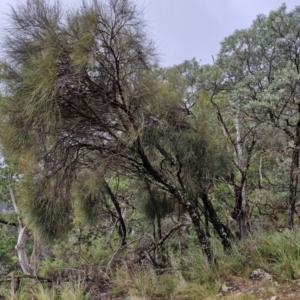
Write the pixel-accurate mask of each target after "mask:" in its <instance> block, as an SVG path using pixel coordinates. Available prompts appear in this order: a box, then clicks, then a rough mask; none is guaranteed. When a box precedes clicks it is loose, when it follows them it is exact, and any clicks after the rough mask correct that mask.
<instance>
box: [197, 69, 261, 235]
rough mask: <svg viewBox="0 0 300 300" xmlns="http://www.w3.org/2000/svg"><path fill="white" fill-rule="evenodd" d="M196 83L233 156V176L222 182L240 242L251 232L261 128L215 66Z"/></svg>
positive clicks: (229, 175) (231, 174) (204, 72)
mask: <svg viewBox="0 0 300 300" xmlns="http://www.w3.org/2000/svg"><path fill="white" fill-rule="evenodd" d="M197 81H198V85H199V89H201V90H202V91H204V92H203V93H204V94H206V97H207V98H208V99H209V101H210V103H211V105H212V106H213V108H214V111H215V114H216V116H217V119H218V125H217V126H220V127H221V128H222V130H223V134H224V136H225V137H226V148H227V151H228V152H230V153H231V161H232V166H233V168H232V169H231V172H230V174H227V176H223V177H220V176H219V178H220V180H221V181H222V182H225V183H226V184H227V185H228V186H229V187H230V190H231V194H232V197H233V199H234V201H233V202H234V204H232V203H231V202H232V201H231V199H223V201H224V202H225V205H226V210H227V214H229V215H230V217H232V218H233V219H234V220H235V222H236V226H235V234H236V237H237V238H239V239H241V238H243V237H245V236H246V235H247V233H249V231H250V229H251V220H250V219H251V212H252V210H253V206H252V205H251V204H250V203H249V199H248V193H249V190H248V174H249V170H250V167H251V164H253V162H254V160H253V158H254V157H255V152H256V151H257V149H256V148H257V147H256V146H257V140H258V126H257V124H255V123H254V122H251V118H249V116H248V115H246V114H244V113H243V110H242V108H241V106H240V105H239V104H237V103H236V102H234V101H233V99H232V97H231V94H230V93H229V92H228V89H227V86H226V85H224V80H223V78H222V73H221V71H220V69H219V68H218V67H217V66H216V65H214V66H209V65H206V66H202V67H201V69H200V71H199V72H198V78H197ZM229 198H231V197H229Z"/></svg>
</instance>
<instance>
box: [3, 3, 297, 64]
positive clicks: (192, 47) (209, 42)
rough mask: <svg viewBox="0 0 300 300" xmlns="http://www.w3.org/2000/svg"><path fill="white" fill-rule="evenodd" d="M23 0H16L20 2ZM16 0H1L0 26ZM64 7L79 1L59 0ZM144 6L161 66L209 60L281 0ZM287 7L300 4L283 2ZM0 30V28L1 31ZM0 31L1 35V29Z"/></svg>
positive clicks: (207, 61)
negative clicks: (226, 40) (224, 42)
mask: <svg viewBox="0 0 300 300" xmlns="http://www.w3.org/2000/svg"><path fill="white" fill-rule="evenodd" d="M23 1H24V2H25V1H26V0H19V2H23ZM16 2H17V1H16V0H0V28H1V29H2V27H3V19H4V18H5V16H4V13H5V12H7V11H8V8H9V7H8V5H14V4H15V3H16ZM61 2H62V3H65V4H66V5H67V6H71V7H72V6H73V7H74V5H76V3H80V0H75V1H74V0H73V1H71V0H61ZM135 2H136V3H137V4H138V6H139V7H142V8H144V12H145V19H146V20H147V22H148V25H149V32H150V33H151V35H152V39H153V40H154V41H155V43H156V45H157V48H158V52H159V54H160V57H161V64H162V65H163V66H172V65H174V64H179V63H181V62H183V61H184V60H186V59H192V58H193V57H195V58H196V59H197V60H201V62H202V64H204V63H212V56H214V57H216V55H217V53H218V52H219V49H220V42H221V41H222V40H223V39H224V38H225V37H226V36H228V35H230V34H232V33H233V32H234V30H235V29H242V28H248V27H249V26H250V25H251V23H252V21H253V20H254V19H255V17H256V16H257V15H258V14H268V13H269V12H270V11H271V10H275V9H277V8H278V7H279V6H280V5H281V4H282V3H283V2H284V1H283V0H135ZM285 3H286V5H287V8H288V10H289V11H290V10H292V9H294V7H295V6H296V5H300V2H299V1H297V0H286V1H285ZM1 29H0V30H1ZM2 31H3V30H1V31H0V36H1V32H2Z"/></svg>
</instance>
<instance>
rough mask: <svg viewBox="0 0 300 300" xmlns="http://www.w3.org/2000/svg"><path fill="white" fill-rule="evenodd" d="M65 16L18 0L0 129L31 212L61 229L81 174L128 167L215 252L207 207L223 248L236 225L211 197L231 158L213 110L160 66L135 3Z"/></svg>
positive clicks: (45, 231)
mask: <svg viewBox="0 0 300 300" xmlns="http://www.w3.org/2000/svg"><path fill="white" fill-rule="evenodd" d="M62 16H63V14H62V12H61V9H60V7H59V4H56V5H50V4H48V3H47V2H46V1H43V0H28V1H27V2H26V4H24V5H21V6H19V7H18V8H17V9H14V10H13V11H12V15H11V26H10V28H11V29H10V31H9V35H8V37H7V39H6V43H5V51H6V52H5V53H6V60H5V61H2V63H1V82H2V84H3V86H4V93H3V95H2V97H1V139H2V143H3V147H4V150H3V151H4V155H6V156H10V157H12V159H14V160H17V161H18V162H19V164H20V170H21V172H22V173H23V174H24V187H25V191H26V192H24V194H26V193H27V197H25V198H26V199H25V200H23V209H24V212H25V220H26V222H27V223H29V224H32V227H33V228H34V229H36V230H38V232H39V233H40V235H41V236H47V237H50V238H51V237H55V236H56V235H58V234H59V233H60V232H61V231H63V230H64V229H66V228H68V225H69V223H70V216H71V212H72V193H74V192H76V191H74V182H76V180H77V178H78V176H79V175H80V174H81V173H82V172H86V171H88V170H89V169H96V170H97V173H98V174H99V176H102V177H103V178H104V179H105V177H106V176H108V175H109V174H111V173H112V172H116V171H121V172H123V173H124V174H129V175H130V176H135V177H136V178H139V179H141V180H143V182H145V181H146V182H147V181H148V182H149V183H151V185H152V186H153V185H155V186H156V188H157V189H161V190H162V191H165V192H167V193H169V194H170V196H171V197H172V198H173V199H174V201H176V202H178V203H180V205H182V206H183V207H184V209H185V211H186V212H187V214H188V215H189V217H190V219H191V222H192V224H193V227H194V229H195V232H196V234H197V237H198V240H199V243H200V245H201V247H202V249H203V252H204V253H205V255H206V256H207V258H208V260H209V261H210V262H213V261H214V257H213V251H212V248H211V245H210V243H209V240H208V238H207V236H206V233H205V231H204V229H203V226H202V220H201V214H203V213H204V212H205V213H206V214H207V216H208V218H209V220H210V222H211V223H212V225H213V227H214V229H215V231H216V232H217V235H218V236H219V237H220V240H221V242H222V244H223V247H224V249H225V250H229V249H230V245H231V243H230V236H231V234H230V232H229V230H228V228H227V227H226V226H225V225H224V224H222V222H221V220H220V218H219V216H218V214H217V213H216V211H215V209H214V207H213V205H212V203H211V202H210V200H209V198H208V197H207V188H208V183H209V182H210V180H211V178H213V177H214V176H215V174H216V172H220V170H219V166H220V165H224V166H226V157H225V156H224V155H223V154H224V153H221V152H218V151H214V150H213V149H214V148H215V147H213V146H214V145H212V144H211V138H210V136H209V134H210V132H209V131H210V130H209V129H208V128H207V127H206V125H207V124H203V123H202V122H203V117H205V116H204V115H203V114H202V115H201V118H200V117H197V111H196V112H195V111H194V110H195V109H197V107H196V106H195V107H193V111H192V107H190V106H186V105H184V104H186V103H185V99H184V97H183V95H181V94H180V93H178V92H176V91H175V90H172V89H171V87H170V85H169V84H168V83H167V82H164V81H160V80H159V78H157V77H156V76H155V75H154V74H155V72H154V73H153V72H152V70H153V69H154V63H155V58H156V57H155V52H154V46H153V44H152V43H151V41H148V39H147V36H146V33H145V24H144V22H143V21H142V19H141V16H140V13H139V12H138V10H137V9H136V7H135V6H134V5H133V4H132V3H131V2H130V1H128V0H110V1H107V2H103V3H101V2H97V1H94V2H92V3H91V4H87V3H83V5H82V7H81V8H80V9H79V10H77V11H75V12H73V13H69V14H67V15H66V16H65V18H63V17H62ZM198 109H199V112H200V113H201V108H200V107H198ZM224 169H226V167H225V168H224ZM102 182H103V183H104V184H105V182H106V181H105V180H102ZM99 188H101V187H99ZM102 188H103V187H102ZM85 200H86V199H85Z"/></svg>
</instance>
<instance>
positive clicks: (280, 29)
mask: <svg viewBox="0 0 300 300" xmlns="http://www.w3.org/2000/svg"><path fill="white" fill-rule="evenodd" d="M299 23H300V7H299V6H298V7H296V8H295V9H294V10H293V11H291V12H287V11H286V6H285V5H282V6H281V7H280V8H279V9H278V10H276V11H272V12H271V13H270V14H269V16H265V15H259V16H258V17H257V18H256V20H255V21H254V22H253V24H252V26H251V27H250V28H249V29H245V30H237V31H235V33H234V34H233V35H231V36H229V37H227V38H226V39H225V40H224V41H223V42H222V43H221V45H222V47H221V51H220V53H219V55H218V59H217V61H216V67H217V68H219V72H221V74H222V79H220V81H219V84H217V85H216V91H218V89H219V90H226V93H227V97H228V99H230V101H231V103H233V105H234V106H235V107H236V108H237V110H238V111H239V113H241V114H243V115H244V118H245V121H246V122H247V124H248V125H247V126H248V127H249V128H256V127H257V126H259V125H260V124H269V125H271V126H273V128H277V129H279V130H280V131H281V132H282V133H283V134H284V135H285V136H286V138H287V139H288V145H289V146H290V147H291V148H292V150H291V166H290V179H289V213H288V221H287V225H288V228H290V229H292V228H293V226H294V212H295V203H296V199H297V187H298V172H299V146H300V115H299V112H300V102H299V79H300V77H299V76H300V74H299V71H300V69H299V66H300V64H299V63H300V56H299V49H300V47H299V45H300V28H299ZM246 119H247V120H246Z"/></svg>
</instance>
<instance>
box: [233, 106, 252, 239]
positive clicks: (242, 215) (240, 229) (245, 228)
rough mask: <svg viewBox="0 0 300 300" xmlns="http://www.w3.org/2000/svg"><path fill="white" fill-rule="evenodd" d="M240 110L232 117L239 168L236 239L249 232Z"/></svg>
mask: <svg viewBox="0 0 300 300" xmlns="http://www.w3.org/2000/svg"><path fill="white" fill-rule="evenodd" d="M239 116H240V110H238V111H237V113H236V115H235V118H234V127H235V130H236V164H237V166H238V170H239V177H240V178H239V180H240V183H239V185H238V186H236V185H235V183H234V182H233V184H234V187H235V208H234V213H233V219H234V220H235V221H236V230H235V234H236V237H237V238H238V239H242V238H243V237H244V236H245V235H246V234H247V233H248V232H249V205H248V200H247V193H246V168H245V165H246V163H245V155H244V140H243V139H242V136H241V131H240V119H239Z"/></svg>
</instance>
